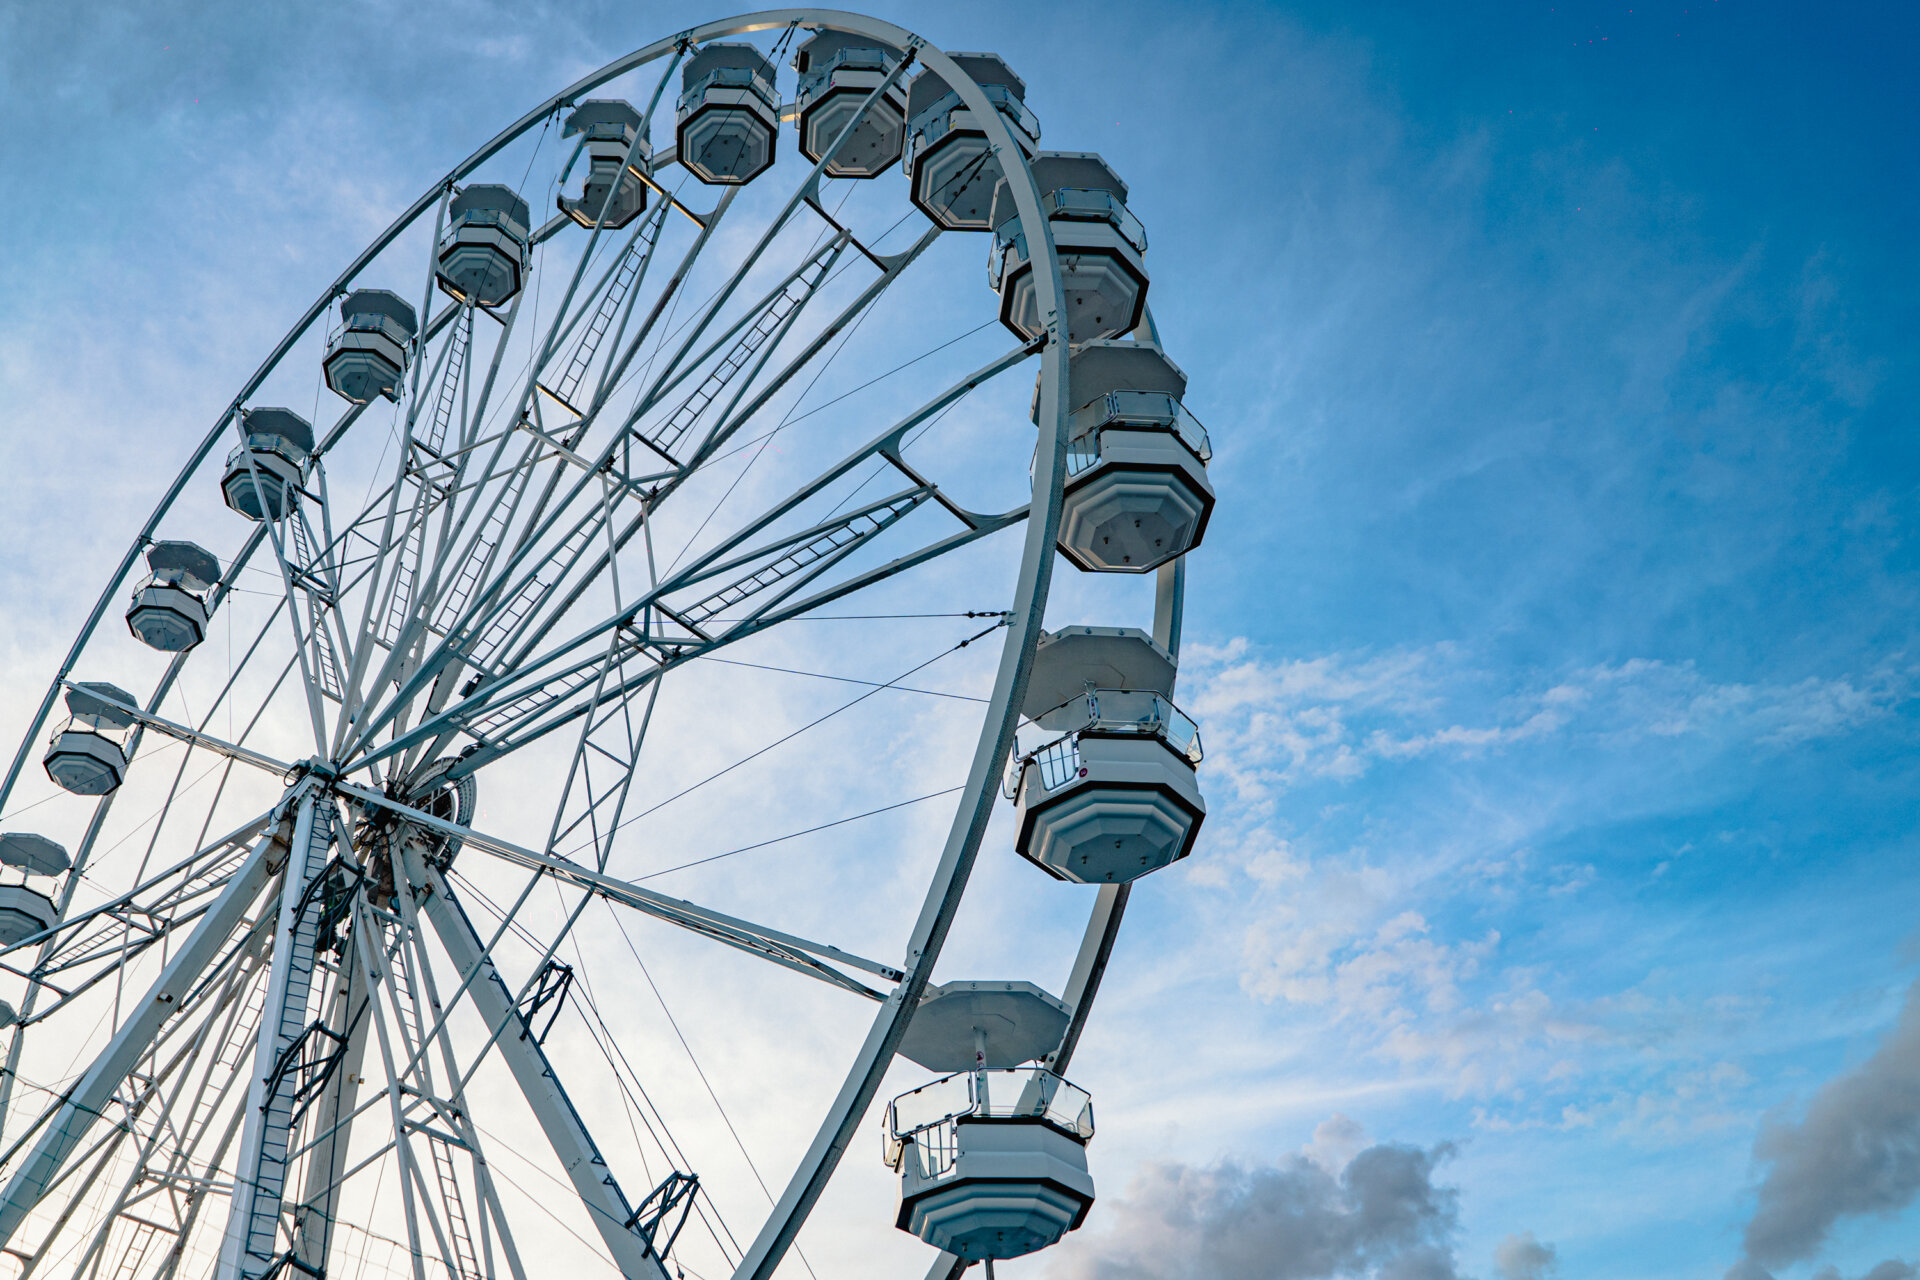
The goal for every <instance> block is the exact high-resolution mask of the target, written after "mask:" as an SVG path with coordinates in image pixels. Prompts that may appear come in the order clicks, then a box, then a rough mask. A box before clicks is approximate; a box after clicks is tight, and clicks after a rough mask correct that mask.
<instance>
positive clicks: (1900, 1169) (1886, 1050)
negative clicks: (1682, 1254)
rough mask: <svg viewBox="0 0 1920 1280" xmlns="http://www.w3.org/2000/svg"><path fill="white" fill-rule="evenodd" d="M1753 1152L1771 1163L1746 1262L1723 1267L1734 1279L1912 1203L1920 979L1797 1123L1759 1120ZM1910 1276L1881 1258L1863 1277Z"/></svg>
mask: <svg viewBox="0 0 1920 1280" xmlns="http://www.w3.org/2000/svg"><path fill="white" fill-rule="evenodd" d="M1754 1155H1755V1156H1756V1157H1757V1158H1758V1159H1759V1160H1760V1161H1762V1162H1763V1163H1766V1164H1768V1165H1770V1166H1771V1168H1769V1169H1768V1171H1767V1176H1766V1179H1765V1181H1763V1182H1762V1183H1761V1184H1760V1196H1759V1204H1758V1205H1757V1207H1756V1208H1755V1209H1754V1213H1753V1217H1752V1219H1751V1220H1750V1221H1749V1222H1748V1223H1747V1228H1746V1233H1745V1238H1744V1244H1745V1246H1746V1263H1748V1264H1751V1268H1750V1269H1749V1270H1747V1271H1746V1272H1744V1273H1743V1272H1742V1271H1741V1269H1740V1268H1738V1267H1736V1268H1735V1270H1734V1271H1733V1272H1730V1273H1729V1275H1730V1276H1741V1277H1742V1280H1744V1277H1745V1276H1758V1275H1760V1274H1763V1273H1762V1272H1761V1271H1760V1270H1759V1269H1760V1268H1762V1267H1778V1266H1782V1265H1785V1264H1787V1263H1791V1262H1798V1261H1801V1260H1802V1259H1805V1258H1808V1257H1811V1256H1812V1255H1813V1254H1814V1253H1815V1252H1816V1251H1817V1250H1818V1249H1819V1248H1820V1246H1821V1245H1822V1244H1824V1243H1825V1242H1826V1239H1827V1236H1828V1234H1829V1233H1830V1232H1831V1231H1832V1230H1833V1228H1834V1226H1835V1225H1836V1224H1837V1223H1838V1222H1840V1220H1841V1219H1843V1218H1849V1217H1858V1216H1861V1215H1865V1214H1881V1215H1892V1214H1895V1213H1898V1212H1900V1211H1901V1210H1902V1209H1905V1208H1906V1207H1907V1206H1908V1205H1910V1204H1912V1203H1913V1200H1914V1197H1915V1195H1916V1194H1920V984H1916V985H1915V986H1914V987H1913V988H1911V989H1909V991H1908V992H1907V999H1906V1004H1905V1006H1904V1007H1903V1008H1902V1009H1901V1011H1900V1018H1899V1021H1898V1022H1896V1023H1895V1024H1894V1028H1893V1030H1892V1031H1891V1032H1889V1033H1888V1035H1887V1038H1886V1039H1885V1040H1884V1041H1882V1042H1881V1044H1880V1047H1879V1048H1878V1049H1877V1050H1875V1051H1874V1054H1873V1056H1872V1057H1871V1058H1868V1059H1867V1060H1866V1061H1865V1062H1863V1063H1861V1064H1860V1065H1859V1066H1858V1067H1855V1068H1854V1069H1853V1070H1851V1071H1847V1072H1845V1073H1843V1074H1841V1075H1839V1076H1836V1077H1834V1078H1833V1079H1832V1080H1829V1081H1828V1082H1827V1083H1826V1084H1825V1085H1824V1086H1822V1087H1821V1089H1820V1091H1819V1092H1818V1093H1816V1094H1815V1095H1814V1097H1813V1101H1812V1102H1810V1103H1809V1104H1808V1105H1807V1112H1806V1115H1805V1117H1804V1118H1803V1119H1801V1120H1800V1122H1799V1123H1797V1124H1796V1123H1792V1122H1788V1121H1782V1120H1775V1121H1772V1122H1770V1123H1768V1124H1767V1125H1766V1126H1765V1127H1764V1128H1763V1129H1762V1130H1761V1131H1760V1136H1759V1138H1758V1139H1757V1140H1756V1141H1755V1143H1754ZM1889 1268H1893V1269H1892V1270H1889ZM1822 1275H1823V1276H1824V1275H1825V1273H1824V1272H1823V1273H1822ZM1913 1275H1914V1271H1913V1269H1912V1268H1911V1267H1908V1266H1907V1265H1906V1264H1905V1263H1900V1262H1895V1261H1889V1262H1885V1263H1882V1264H1881V1265H1880V1266H1878V1267H1876V1268H1874V1270H1873V1271H1872V1272H1870V1273H1869V1274H1868V1278H1867V1280H1909V1278H1910V1277H1912V1276H1913Z"/></svg>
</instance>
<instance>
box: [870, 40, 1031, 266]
mask: <svg viewBox="0 0 1920 1280" xmlns="http://www.w3.org/2000/svg"><path fill="white" fill-rule="evenodd" d="M952 56H953V60H954V62H956V63H958V64H959V67H960V69H961V70H962V71H964V72H966V73H967V74H968V75H969V76H971V77H973V80H974V82H975V83H976V84H978V85H979V86H980V88H981V91H982V92H984V93H985V94H986V95H987V100H988V101H989V102H991V103H993V106H994V110H996V111H998V112H999V113H1000V114H1001V115H1003V116H1005V117H1006V120H1007V128H1008V129H1009V130H1010V131H1011V132H1012V134H1013V140H1014V143H1015V144H1016V145H1017V146H1019V147H1020V149H1021V150H1022V151H1024V152H1026V153H1027V154H1028V155H1032V154H1033V152H1034V148H1036V147H1038V146H1039V145H1040V121H1039V120H1037V119H1036V118H1035V117H1034V114H1033V112H1031V111H1029V110H1028V109H1027V104H1026V101H1025V99H1026V96H1027V84H1026V81H1024V80H1022V79H1021V78H1020V77H1019V76H1017V75H1015V74H1014V73H1013V69H1012V68H1010V67H1009V66H1007V64H1006V62H1005V61H1004V60H1002V59H1001V57H1000V55H999V54H997V53H956V54H954V55H952ZM902 163H903V164H904V165H905V167H906V170H907V177H908V179H909V180H910V181H911V182H912V184H913V185H912V190H911V193H910V194H911V198H912V200H913V203H914V207H915V208H917V209H919V210H920V212H922V213H924V214H926V215H927V216H928V217H929V218H931V219H933V221H934V224H935V225H936V226H939V227H940V228H942V229H943V230H946V231H991V230H993V217H992V214H993V192H994V188H995V187H997V186H999V185H1000V178H1001V170H1000V161H999V160H998V159H996V158H995V157H994V154H993V148H992V146H991V144H989V143H988V141H987V134H986V130H985V129H983V128H981V126H980V122H979V121H977V120H975V119H974V117H973V112H972V111H970V110H968V109H967V107H966V106H965V105H963V104H962V102H961V101H960V95H959V94H957V93H955V92H954V91H953V88H952V87H951V86H950V85H948V84H947V82H946V81H945V80H943V79H941V78H940V77H939V76H938V75H935V74H934V73H933V72H932V71H922V72H921V73H920V74H919V75H918V76H916V77H914V81H913V83H912V84H911V85H910V86H908V88H907V146H906V151H905V154H904V156H903V158H902Z"/></svg>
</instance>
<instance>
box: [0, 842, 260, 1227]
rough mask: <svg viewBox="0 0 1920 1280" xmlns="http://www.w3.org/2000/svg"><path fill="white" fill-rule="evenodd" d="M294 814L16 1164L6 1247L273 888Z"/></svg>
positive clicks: (4, 1195)
mask: <svg viewBox="0 0 1920 1280" xmlns="http://www.w3.org/2000/svg"><path fill="white" fill-rule="evenodd" d="M290 819H291V815H289V819H288V821H287V822H283V823H280V824H277V825H275V826H274V827H273V828H272V829H270V830H269V831H268V832H267V833H266V834H264V835H263V836H261V837H260V840H259V842H258V843H256V844H255V845H254V848H253V852H252V854H250V855H249V856H248V858H247V860H246V862H245V863H244V864H242V865H241V867H240V869H239V870H238V871H237V872H235V873H234V876H233V879H231V880H229V881H228V882H227V887H226V889H225V891H224V892H222V893H221V895H220V900H219V901H218V902H216V903H214V905H213V907H212V909H210V910H209V911H208V912H207V914H206V915H205V916H204V917H202V918H201V921H200V925H199V927H198V928H196V929H195V930H194V931H193V934H192V936H191V937H189V938H188V939H187V940H186V942H185V943H184V944H183V945H182V946H181V948H180V950H179V951H177V952H175V953H174V956H173V959H172V960H170V961H168V963H167V966H166V968H165V969H163V970H162V971H161V973H160V977H159V979H158V980H157V981H155V982H154V984H153V987H152V988H151V989H150V990H149V991H148V992H147V995H146V998H145V1000H143V1001H142V1002H141V1003H140V1005H139V1007H138V1008H136V1009H135V1010H134V1011H133V1013H132V1014H131V1015H130V1016H129V1017H128V1018H127V1020H126V1021H125V1022H123V1023H122V1024H121V1025H120V1029H119V1031H117V1032H115V1033H114V1036H113V1039H112V1040H111V1041H110V1042H109V1043H108V1044H107V1047H106V1049H105V1050H103V1051H102V1052H101V1054H100V1056H99V1057H97V1058H95V1059H94V1061H93V1065H92V1066H90V1067H88V1068H87V1071H86V1074H85V1075H83V1076H81V1077H80V1080H79V1082H78V1083H76V1084H75V1085H74V1086H73V1088H72V1089H71V1090H69V1091H68V1093H67V1094H66V1096H65V1098H64V1099H62V1101H61V1102H60V1103H59V1105H58V1106H57V1107H56V1108H55V1109H54V1111H53V1112H51V1113H50V1114H49V1116H48V1117H47V1119H46V1122H45V1128H44V1130H43V1131H42V1132H41V1134H40V1138H39V1141H38V1142H37V1143H35V1145H34V1147H33V1150H32V1151H31V1152H30V1153H28V1154H27V1156H26V1157H25V1158H24V1159H22V1160H21V1161H20V1163H19V1164H18V1165H17V1166H15V1172H14V1175H13V1177H12V1178H11V1179H10V1180H9V1181H8V1183H7V1187H6V1190H5V1191H4V1192H0V1245H4V1244H6V1243H7V1242H8V1241H10V1240H12V1239H13V1234H14V1232H16V1231H18V1230H19V1229H20V1224H21V1223H22V1222H24V1221H25V1220H26V1217H27V1215H28V1214H29V1213H31V1212H32V1210H33V1207H34V1205H36V1204H38V1203H39V1201H40V1197H41V1196H42V1195H44V1194H45V1193H46V1189H47V1186H48V1185H49V1184H50V1183H51V1182H52V1181H53V1180H54V1179H55V1178H56V1177H57V1176H58V1175H59V1173H60V1169H61V1166H62V1165H64V1164H65V1162H66V1159H67V1157H68V1156H70V1155H72V1154H73V1151H74V1148H76V1147H77V1146H79V1145H80V1142H81V1140H82V1139H83V1138H85V1137H86V1135H87V1131H88V1130H89V1129H91V1128H92V1127H93V1124H94V1121H95V1120H97V1119H98V1118H99V1116H100V1113H101V1111H102V1109H104V1108H105V1107H106V1106H107V1105H108V1103H109V1102H110V1101H111V1100H112V1098H113V1095H114V1091H115V1090H116V1089H118V1088H119V1087H120V1085H121V1082H123V1081H124V1080H125V1079H126V1077H127V1073H128V1072H129V1071H131V1070H132V1069H133V1067H134V1065H135V1064H136V1063H138V1062H139V1061H140V1059H141V1058H142V1057H143V1056H144V1055H145V1054H146V1052H147V1050H148V1049H149V1048H150V1047H151V1045H152V1044H153V1041H154V1038H155V1037H156V1036H157V1035H158V1034H159V1032H160V1030H161V1028H162V1027H163V1026H164V1025H165V1024H166V1022H167V1020H168V1019H169V1018H171V1017H172V1016H173V1015H174V1014H176V1013H178V1012H179V1011H180V1000H181V997H182V996H184V995H185V994H187V992H189V991H190V990H192V988H193V987H194V985H195V984H196V983H197V982H198V981H199V980H200V977H201V975H202V974H203V973H204V972H205V971H206V968H207V966H208V965H209V964H211V963H212V962H213V960H214V958H215V957H216V956H218V955H219V953H220V948H221V947H222V946H223V945H224V944H225V943H226V942H227V940H228V939H229V938H230V937H232V935H233V931H234V930H235V929H236V928H237V927H239V925H240V923H241V921H242V920H243V919H244V918H245V917H246V913H247V910H248V908H250V907H251V906H252V905H253V903H254V901H255V899H257V898H258V897H259V895H260V891H261V889H263V888H265V887H266V884H267V879H268V877H269V876H270V875H271V870H270V867H269V864H270V863H271V862H273V861H274V856H275V850H276V848H278V849H279V850H282V851H284V850H285V849H286V848H287V841H288V839H289V836H290V834H291V833H290V832H289V831H288V830H287V827H288V826H289V825H290Z"/></svg>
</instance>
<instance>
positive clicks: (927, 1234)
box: [884, 982, 1093, 1262]
mask: <svg viewBox="0 0 1920 1280" xmlns="http://www.w3.org/2000/svg"><path fill="white" fill-rule="evenodd" d="M1070 1016H1071V1011H1070V1010H1069V1009H1068V1008H1067V1006H1066V1005H1065V1004H1063V1003H1062V1002H1060V1001H1059V1000H1056V999H1055V998H1054V997H1052V996H1050V995H1048V994H1047V993H1046V992H1044V991H1042V990H1040V988H1038V987H1036V986H1034V985H1033V984H1032V983H1030V982H949V983H947V984H945V985H944V986H939V987H930V988H928V990H927V994H926V995H925V997H924V998H923V999H922V1000H921V1003H920V1007H919V1009H918V1010H916V1011H915V1013H914V1016H913V1021H912V1022H911V1023H909V1024H908V1027H907V1034H906V1037H905V1038H904V1039H903V1040H902V1042H901V1048H900V1051H901V1052H902V1053H903V1054H904V1055H906V1056H907V1057H909V1058H911V1059H912V1060H913V1061H915V1062H918V1063H919V1064H920V1065H921V1066H924V1067H926V1068H927V1069H928V1070H931V1071H942V1072H946V1073H947V1074H946V1075H943V1076H942V1077H941V1078H940V1079H938V1080H935V1081H934V1082H933V1083H931V1084H928V1085H925V1086H923V1087H921V1088H919V1089H915V1090H913V1091H912V1092H910V1093H905V1094H902V1095H900V1096H899V1097H897V1098H895V1099H894V1100H893V1102H892V1103H891V1104H889V1105H888V1107H887V1122H886V1133H885V1148H884V1150H885V1156H886V1161H887V1163H888V1164H889V1165H890V1166H892V1168H893V1169H894V1171H895V1172H897V1173H898V1174H899V1175H900V1206H899V1211H898V1213H897V1214H896V1216H895V1219H894V1224H895V1225H896V1226H898V1227H899V1228H900V1229H901V1230H902V1231H907V1232H911V1233H912V1234H914V1235H916V1236H918V1237H920V1239H922V1240H925V1241H926V1242H927V1243H928V1244H930V1245H933V1246H934V1247H935V1248H936V1249H944V1250H946V1251H947V1252H949V1253H952V1254H954V1255H955V1256H956V1257H960V1258H965V1259H967V1260H968V1261H970V1262H980V1261H987V1260H996V1259H1002V1258H1017V1257H1020V1256H1022V1255H1023V1254H1028V1253H1032V1252H1034V1251H1035V1250H1037V1249H1044V1248H1046V1247H1047V1246H1048V1245H1050V1244H1053V1243H1054V1242H1056V1241H1057V1240H1059V1239H1060V1237H1061V1236H1063V1235H1065V1234H1066V1233H1067V1232H1069V1231H1071V1230H1073V1229H1074V1228H1075V1227H1078V1226H1079V1225H1080V1224H1081V1222H1083V1221H1084V1220H1085V1219H1086V1216H1087V1210H1088V1209H1089V1208H1091V1207H1092V1205H1093V1178H1092V1176H1091V1175H1090V1174H1089V1173H1088V1172H1087V1140H1088V1139H1089V1138H1091V1137H1092V1136H1093V1102H1092V1100H1091V1099H1090V1098H1088V1097H1087V1095H1086V1094H1085V1093H1084V1092H1083V1091H1081V1090H1080V1089H1077V1088H1075V1087H1074V1086H1073V1085H1071V1084H1068V1083H1067V1082H1066V1081H1065V1080H1062V1079H1061V1078H1060V1077H1059V1076H1057V1075H1055V1074H1053V1073H1052V1072H1051V1071H1048V1070H1046V1069H1044V1068H1042V1067H1035V1066H1024V1065H1022V1064H1026V1063H1031V1062H1034V1061H1035V1060H1037V1059H1040V1058H1043V1057H1045V1056H1046V1055H1047V1054H1049V1053H1052V1052H1053V1050H1054V1049H1055V1048H1056V1047H1057V1046H1058V1045H1059V1043H1060V1038H1061V1035H1062V1034H1063V1033H1064V1032H1065V1030H1066V1028H1067V1023H1068V1021H1069V1019H1070Z"/></svg>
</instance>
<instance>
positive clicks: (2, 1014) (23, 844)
mask: <svg viewBox="0 0 1920 1280" xmlns="http://www.w3.org/2000/svg"><path fill="white" fill-rule="evenodd" d="M72 865H73V860H72V859H71V858H69V857H68V856H67V851H66V848H65V847H64V846H62V845H60V844H58V843H56V842H55V841H52V840H49V839H47V838H46V837H45V836H37V835H32V834H30V833H28V832H25V831H10V832H8V833H6V834H5V835H0V866H6V867H9V868H11V869H13V870H14V871H17V872H19V873H20V881H19V883H17V884H0V947H10V946H12V945H13V944H14V943H16V942H20V941H22V940H24V939H26V938H31V937H32V936H33V935H34V934H36V933H41V932H44V931H45V930H47V929H50V928H52V927H53V924H54V921H56V920H57V919H58V918H59V911H58V909H57V908H55V906H54V905H53V899H51V898H49V897H48V896H47V895H46V894H44V893H41V892H39V891H37V890H35V889H33V888H31V887H30V882H31V880H32V878H33V877H35V876H49V877H50V876H57V875H61V874H64V873H65V872H66V870H67V869H68V868H69V867H71V866H72ZM18 1016H19V1015H17V1014H16V1013H14V1011H13V1009H12V1007H11V1006H6V1005H0V1027H4V1026H7V1025H9V1024H11V1023H12V1022H14V1021H15V1020H16V1019H17V1018H18Z"/></svg>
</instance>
